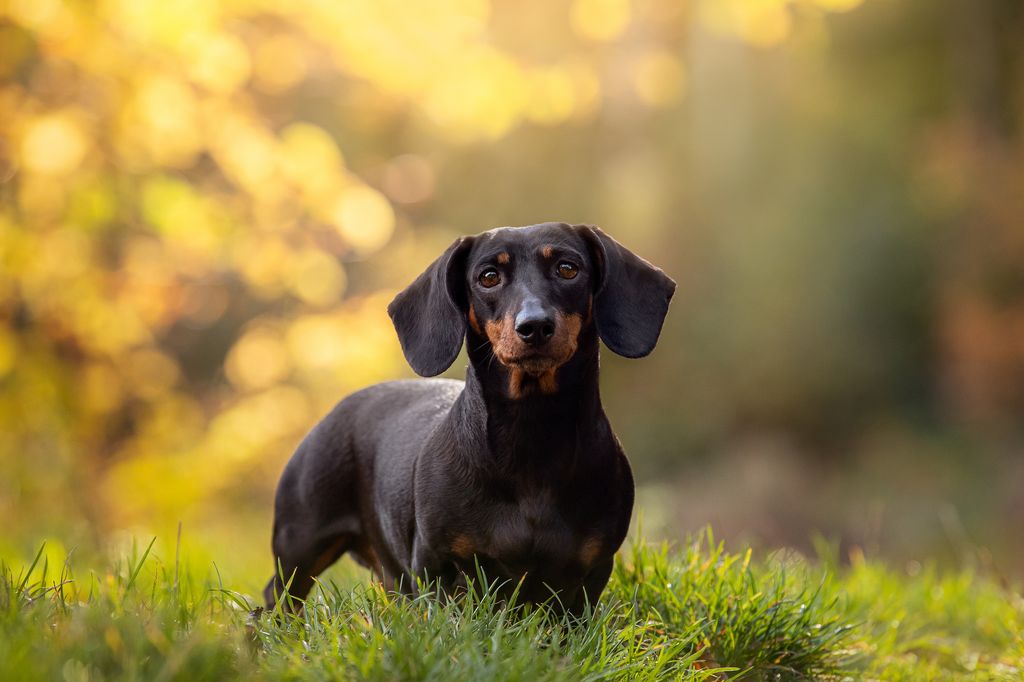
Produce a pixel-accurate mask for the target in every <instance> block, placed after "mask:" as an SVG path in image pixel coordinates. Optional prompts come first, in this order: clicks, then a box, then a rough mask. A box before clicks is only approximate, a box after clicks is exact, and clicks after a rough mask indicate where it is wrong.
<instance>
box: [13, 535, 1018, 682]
mask: <svg viewBox="0 0 1024 682" xmlns="http://www.w3.org/2000/svg"><path fill="white" fill-rule="evenodd" d="M150 547H152V545H150ZM836 554H837V553H836V552H835V551H834V549H832V548H829V547H828V546H827V545H824V544H823V546H822V548H821V549H820V551H819V556H818V557H816V558H814V559H811V560H808V559H805V558H803V557H799V556H796V555H792V554H786V553H778V554H774V555H771V556H767V557H763V558H758V559H754V558H753V557H752V553H751V552H750V551H746V552H740V553H730V552H727V551H726V550H725V549H724V548H723V547H722V546H721V545H720V544H718V543H716V542H715V541H714V540H713V538H712V537H711V535H710V533H705V534H703V535H701V536H700V537H698V538H696V539H694V540H693V541H691V542H689V543H687V544H685V545H683V546H681V547H678V548H671V547H669V546H665V545H662V546H649V545H646V544H644V543H642V542H639V541H636V542H634V543H633V544H632V545H631V546H630V547H628V548H627V549H625V550H623V552H621V553H620V555H619V556H618V557H617V563H616V569H615V573H614V575H613V577H612V580H611V582H610V584H609V587H608V589H607V590H606V592H605V593H604V595H603V596H602V598H601V600H600V603H599V604H598V605H597V606H596V607H595V608H594V609H593V612H592V613H591V614H590V616H589V618H588V619H587V620H586V622H585V623H569V622H566V621H564V620H562V619H560V618H559V617H557V616H555V615H553V612H552V611H550V610H548V609H545V608H533V609H524V608H516V607H508V606H504V607H503V606H499V605H496V604H495V603H494V600H493V599H492V597H491V595H490V594H487V593H486V592H485V593H484V594H483V595H480V596H474V595H468V596H466V597H464V598H461V599H457V600H454V601H451V600H447V599H445V598H443V597H439V596H437V595H433V594H425V595H424V596H421V597H419V598H416V599H404V598H397V597H395V596H393V595H389V594H387V593H385V592H383V591H382V590H380V589H379V588H377V587H375V586H373V585H371V584H370V583H369V582H367V581H365V580H363V579H361V578H360V577H352V578H344V579H341V580H340V581H335V580H331V581H327V582H324V583H322V584H321V585H320V586H319V587H318V589H317V591H316V594H315V597H314V598H313V600H312V601H311V602H310V603H309V605H307V608H306V609H305V610H304V612H303V613H302V614H301V615H299V616H285V615H282V614H281V613H264V614H261V615H259V616H256V617H253V616H252V615H251V614H250V610H251V609H252V607H253V606H254V605H255V601H254V599H255V596H254V595H248V594H241V593H239V592H236V591H234V590H233V589H231V586H230V585H224V584H222V582H221V581H220V580H219V578H218V576H217V572H216V571H215V570H211V574H210V575H209V576H207V577H205V578H197V577H193V575H192V572H191V571H189V570H185V569H182V568H181V566H182V565H183V562H181V561H179V557H172V558H171V559H170V560H169V561H162V560H161V559H160V558H158V557H156V556H155V555H154V553H153V552H151V551H150V550H148V549H144V548H142V547H139V548H138V549H137V550H136V551H135V552H132V553H129V555H128V556H126V557H125V558H122V559H121V560H119V561H112V562H109V565H108V566H107V567H106V568H105V569H104V570H102V571H96V570H87V569H82V568H80V567H77V566H76V565H75V561H74V559H73V558H72V559H71V560H69V561H67V562H66V563H65V564H64V565H62V566H58V567H56V569H55V567H54V566H53V565H51V564H49V563H48V562H47V561H46V560H45V559H43V558H42V557H44V556H45V553H44V552H42V551H40V554H39V555H38V557H37V559H39V560H38V561H37V562H36V563H35V564H34V565H32V566H31V567H30V566H24V567H19V568H12V567H10V566H4V567H3V576H2V580H0V679H5V680H15V679H17V680H34V679H48V680H57V679H63V680H66V681H67V682H76V681H79V680H120V679H146V680H150V679H154V680H163V679H188V680H203V679H210V680H225V679H242V678H245V679H253V678H256V679H260V678H263V679H297V678H303V679H305V678H312V679H354V680H362V679H369V680H395V679H415V680H477V679H480V680H523V681H534V680H598V679H618V680H662V679H677V680H718V679H736V678H741V679H751V680H785V679H803V678H811V679H857V680H860V679H880V680H883V679H884V680H925V679H927V680H935V679H965V680H994V679H1006V680H1020V679H1022V678H1024V635H1022V633H1024V598H1022V596H1021V592H1020V590H1019V588H1016V587H1014V586H1011V585H1008V584H1005V583H1004V581H1001V580H1000V579H999V578H998V577H997V576H995V575H993V574H992V572H991V571H988V570H986V571H981V570H978V569H972V568H970V567H963V568H961V569H959V570H956V571H948V572H943V571H939V570H937V569H935V568H933V567H929V566H920V565H916V564H914V565H911V566H909V567H904V568H902V569H901V570H897V569H895V568H893V567H890V566H887V565H885V564H883V563H881V562H877V561H873V560H867V559H864V558H863V557H861V556H859V555H857V554H854V555H853V557H852V559H851V560H849V561H844V562H842V565H841V564H840V562H839V560H838V557H837V556H836Z"/></svg>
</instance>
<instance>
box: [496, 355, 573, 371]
mask: <svg viewBox="0 0 1024 682" xmlns="http://www.w3.org/2000/svg"><path fill="white" fill-rule="evenodd" d="M498 361H499V362H501V364H503V365H505V366H506V367H508V368H509V369H514V370H517V371H520V372H523V373H524V374H529V375H530V376H540V375H542V374H545V373H547V372H550V371H551V370H553V369H555V368H557V367H558V366H559V365H561V364H562V363H561V362H559V361H558V360H557V359H556V358H552V357H549V356H547V355H541V354H539V353H538V354H535V355H520V356H518V357H514V358H503V357H501V356H499V357H498Z"/></svg>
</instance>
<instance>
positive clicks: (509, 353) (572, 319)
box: [484, 313, 583, 400]
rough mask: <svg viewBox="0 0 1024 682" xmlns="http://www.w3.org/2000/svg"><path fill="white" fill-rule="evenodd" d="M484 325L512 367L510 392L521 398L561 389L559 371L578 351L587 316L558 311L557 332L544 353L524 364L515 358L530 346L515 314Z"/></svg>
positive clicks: (499, 355)
mask: <svg viewBox="0 0 1024 682" xmlns="http://www.w3.org/2000/svg"><path fill="white" fill-rule="evenodd" d="M484 328H485V330H486V332H487V338H488V339H489V340H490V342H491V348H492V349H493V350H494V355H495V357H497V358H498V362H500V363H501V364H502V365H504V366H506V367H508V368H509V370H510V371H509V382H508V394H509V397H510V398H512V399H513V400H518V399H519V398H522V397H523V396H525V395H527V394H528V393H530V392H531V391H532V390H533V389H535V388H539V389H540V391H541V392H542V393H546V394H551V393H555V392H557V391H558V382H557V372H558V368H559V367H561V366H562V365H564V364H565V363H566V362H568V361H569V359H570V358H571V357H572V356H573V355H574V354H575V353H576V348H577V347H578V345H579V335H580V330H581V329H582V328H583V319H582V318H581V317H580V316H579V315H577V314H576V313H570V314H568V315H565V314H563V313H556V314H555V335H554V336H553V337H552V338H551V340H549V341H548V343H547V345H546V346H545V347H544V348H543V349H542V352H543V355H542V356H541V357H539V358H536V359H533V360H531V361H530V366H527V367H520V366H517V365H516V364H515V359H516V358H517V357H519V356H520V355H522V354H523V353H524V352H525V351H526V350H527V348H528V347H527V345H526V344H525V343H524V342H523V341H522V339H520V338H519V336H518V335H517V334H516V331H515V322H514V320H513V318H512V316H511V315H506V316H505V317H504V318H502V319H500V320H489V321H488V322H487V323H486V324H485V325H484Z"/></svg>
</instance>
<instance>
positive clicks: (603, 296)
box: [388, 223, 676, 377]
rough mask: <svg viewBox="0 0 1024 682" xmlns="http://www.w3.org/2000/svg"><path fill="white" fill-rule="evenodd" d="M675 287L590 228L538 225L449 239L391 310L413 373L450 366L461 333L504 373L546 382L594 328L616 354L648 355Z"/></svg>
mask: <svg viewBox="0 0 1024 682" xmlns="http://www.w3.org/2000/svg"><path fill="white" fill-rule="evenodd" d="M675 286H676V285H675V282H673V281H672V280H671V279H670V278H669V277H667V276H666V275H665V273H663V272H662V271H661V270H659V269H658V268H656V267H654V266H653V265H651V264H650V263H648V262H647V261H645V260H643V259H642V258H640V257H639V256H637V255H635V254H634V253H632V252H631V251H629V250H628V249H626V248H625V247H624V246H622V245H621V244H619V243H618V242H616V241H615V240H614V239H612V238H611V237H609V236H608V235H606V234H605V233H604V232H602V231H601V230H600V229H598V228H596V227H592V226H588V225H567V224H565V223H542V224H540V225H530V226H528V227H502V228H498V229H495V230H491V231H489V232H485V233H483V234H481V235H478V236H475V237H462V238H460V239H458V240H456V241H455V242H454V243H453V244H452V245H451V246H449V247H448V248H447V249H446V250H445V252H444V253H443V254H442V255H441V257H440V258H438V259H437V260H436V261H434V262H433V263H432V264H431V265H430V266H429V267H428V268H427V269H426V271H425V272H423V274H421V275H420V276H419V277H417V278H416V280H415V281H414V282H413V283H412V284H410V285H409V286H408V287H407V288H406V289H405V290H404V291H402V292H401V293H399V294H398V296H396V297H395V300H394V301H392V302H391V305H390V306H388V313H389V314H390V315H391V319H392V321H393V322H394V324H395V329H396V330H397V331H398V338H399V341H401V344H402V350H403V351H404V352H405V357H406V359H407V360H408V361H409V364H410V365H412V368H413V369H414V370H416V372H417V373H418V374H421V375H423V376H434V375H437V374H440V373H441V372H443V371H444V370H446V369H448V367H449V366H451V364H452V363H453V362H454V361H455V357H456V356H457V355H458V353H459V349H460V348H461V347H462V340H463V338H464V337H465V336H466V334H467V330H468V332H469V333H470V335H471V336H472V337H475V338H479V339H481V341H483V342H486V343H489V344H490V348H491V350H492V351H493V353H494V357H495V358H497V360H498V361H499V362H500V363H501V364H502V365H503V366H505V367H507V368H508V369H510V370H512V371H513V372H515V373H518V374H521V375H526V376H531V377H544V376H552V373H553V372H554V371H555V370H557V368H558V367H560V366H561V365H563V364H564V363H566V362H568V361H569V360H570V359H571V358H572V356H573V355H574V354H575V352H576V350H577V347H578V340H579V337H580V333H581V331H583V330H584V329H587V328H588V327H589V326H590V325H592V324H593V325H596V327H597V332H598V334H599V335H600V338H601V340H602V341H604V343H605V345H607V346H608V348H610V349H611V350H612V351H614V352H616V353H618V354H619V355H623V356H625V357H629V358H639V357H643V356H645V355H647V354H648V353H650V352H651V351H652V350H653V349H654V346H655V344H656V343H657V341H658V335H659V334H660V333H661V326H662V323H663V321H664V319H665V313H666V312H667V311H668V304H669V300H670V299H671V298H672V294H673V293H674V292H675Z"/></svg>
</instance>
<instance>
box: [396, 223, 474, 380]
mask: <svg viewBox="0 0 1024 682" xmlns="http://www.w3.org/2000/svg"><path fill="white" fill-rule="evenodd" d="M472 246H473V238H472V237H460V238H459V239H456V240H455V242H454V243H452V245H451V246H449V247H448V248H447V249H445V252H444V253H443V254H441V256H440V257H439V258H438V259H437V260H435V261H434V262H433V263H431V264H430V266H429V267H428V268H427V269H426V270H424V271H423V273H422V274H421V275H420V276H419V277H417V278H416V279H415V280H414V281H413V283H412V284H410V285H409V286H408V287H406V288H405V289H404V290H402V291H401V292H400V293H399V294H398V295H397V296H395V300H393V301H391V304H390V305H389V306H388V315H390V316H391V321H392V322H393V323H394V325H395V331H396V332H398V340H399V342H400V343H401V344H402V352H403V353H405V359H406V360H408V362H409V364H410V365H411V366H412V368H413V369H414V370H415V371H416V373H417V374H419V375H420V376H425V377H432V376H436V375H438V374H440V373H441V372H443V371H445V370H446V369H448V368H449V367H451V366H452V363H453V362H455V358H456V357H457V356H458V354H459V349H461V348H462V339H463V338H464V337H465V336H466V256H467V255H468V254H469V250H470V248H471V247H472Z"/></svg>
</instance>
